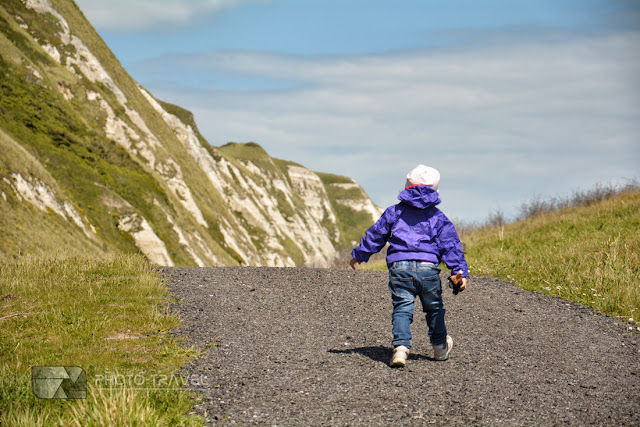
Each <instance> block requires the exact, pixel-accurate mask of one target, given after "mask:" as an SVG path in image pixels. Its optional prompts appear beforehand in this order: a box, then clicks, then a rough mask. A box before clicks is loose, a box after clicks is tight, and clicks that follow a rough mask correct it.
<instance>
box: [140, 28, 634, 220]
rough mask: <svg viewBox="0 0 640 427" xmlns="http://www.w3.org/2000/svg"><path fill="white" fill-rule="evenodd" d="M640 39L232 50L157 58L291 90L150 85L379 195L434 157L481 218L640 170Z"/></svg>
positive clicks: (214, 125)
mask: <svg viewBox="0 0 640 427" xmlns="http://www.w3.org/2000/svg"><path fill="white" fill-rule="evenodd" d="M639 43H640V34H638V33H622V34H614V35H607V36H600V37H591V38H581V39H578V38H574V39H567V40H564V41H556V42H554V43H535V42H523V41H519V42H517V43H504V44H500V45H498V44H495V45H489V46H484V47H482V46H479V45H476V46H473V47H470V48H468V49H462V48H458V49H457V50H451V51H441V50H440V51H439V50H433V51H414V52H406V53H402V54H387V55H370V56H353V57H348V56H335V57H331V56H328V57H304V56H303V57H296V56H279V55H269V54H264V53H250V52H226V53H218V54H209V55H202V56H193V57H189V56H183V57H180V58H165V59H164V60H163V61H161V62H162V63H164V64H165V65H166V64H170V65H166V66H168V67H172V68H171V71H172V73H174V74H176V75H183V76H185V78H188V76H189V73H195V72H196V71H194V70H197V72H203V71H205V72H206V71H209V72H211V73H220V72H224V73H237V74H241V75H244V76H254V77H256V78H260V79H265V78H267V79H272V80H273V81H277V82H285V86H288V88H286V89H282V90H253V89H245V90H222V89H216V88H215V87H211V88H209V89H208V90H199V91H189V90H186V89H184V88H177V87H172V88H169V87H166V86H165V87H163V86H161V85H157V86H154V85H148V86H149V88H150V89H152V91H153V92H154V94H155V95H156V96H159V97H160V98H164V99H167V100H168V101H170V102H174V103H178V104H180V105H182V106H184V107H185V108H189V109H191V110H192V111H193V112H194V113H195V114H196V118H197V120H198V124H199V127H200V129H201V131H202V132H203V133H204V135H205V136H206V137H207V138H209V141H210V142H211V143H213V144H214V145H220V144H223V143H225V142H227V141H232V140H233V141H250V140H251V141H256V142H258V143H260V144H262V145H263V146H264V147H265V148H266V149H267V151H268V152H269V153H270V154H271V155H274V156H276V157H280V158H284V159H288V160H294V161H296V162H299V163H302V164H303V165H305V166H307V167H310V168H312V169H314V170H319V171H326V172H332V173H339V174H343V175H348V176H351V177H353V178H355V179H356V180H357V181H358V182H359V183H360V184H361V185H363V186H364V188H365V190H366V191H367V192H368V193H369V195H370V196H372V198H373V199H374V201H375V202H377V203H379V204H381V205H385V206H386V205H388V204H391V203H394V200H395V196H396V194H397V190H398V189H399V188H400V187H401V186H402V184H403V182H404V175H405V174H406V172H407V171H408V170H409V169H411V168H412V167H413V166H415V164H417V163H426V164H429V165H432V166H434V167H436V168H438V169H440V170H441V172H442V175H443V180H442V185H441V194H442V199H443V201H444V202H445V203H444V204H443V207H444V208H445V209H446V211H447V213H449V214H451V215H452V216H455V217H462V218H467V219H480V218H484V217H486V215H487V213H488V212H489V211H490V210H491V209H495V208H500V209H503V210H504V211H506V212H507V213H508V214H514V213H515V212H516V207H517V206H518V205H519V204H520V203H521V202H523V201H526V200H528V199H531V198H532V197H534V196H535V195H545V194H547V195H551V196H555V195H558V194H561V193H562V192H570V191H572V190H576V189H584V188H588V187H590V186H592V185H594V184H595V183H598V182H606V181H608V180H611V179H619V178H624V177H628V178H631V177H633V176H634V175H636V174H637V165H638V164H640V83H639V81H638V79H637V76H638V75H640V58H639V57H638V56H637V55H635V52H636V49H637V46H638V45H639ZM154 65H155V66H156V68H157V66H158V62H155V63H154ZM636 176H637V175H636Z"/></svg>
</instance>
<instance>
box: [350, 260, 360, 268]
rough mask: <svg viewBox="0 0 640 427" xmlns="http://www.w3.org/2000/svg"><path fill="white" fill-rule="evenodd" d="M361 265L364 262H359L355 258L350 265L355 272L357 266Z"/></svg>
mask: <svg viewBox="0 0 640 427" xmlns="http://www.w3.org/2000/svg"><path fill="white" fill-rule="evenodd" d="M360 263H362V261H357V260H356V259H355V258H351V261H349V265H350V266H351V268H353V269H354V270H355V269H356V264H360Z"/></svg>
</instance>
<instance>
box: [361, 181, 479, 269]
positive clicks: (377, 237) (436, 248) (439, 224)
mask: <svg viewBox="0 0 640 427" xmlns="http://www.w3.org/2000/svg"><path fill="white" fill-rule="evenodd" d="M398 199H399V200H400V203H398V204H397V205H394V206H391V207H389V208H387V210H386V211H384V213H383V214H382V216H381V217H380V219H379V220H378V222H376V223H375V224H373V225H372V226H371V227H370V228H369V229H368V230H367V232H366V234H365V236H364V237H363V238H362V239H361V241H360V245H358V246H357V247H356V248H355V249H354V250H353V251H352V252H351V255H352V256H353V258H355V260H356V261H363V262H366V261H368V260H369V257H370V256H371V255H372V254H374V253H376V252H379V251H380V250H382V248H384V245H385V244H386V243H387V242H389V249H388V250H387V266H389V265H391V264H392V263H394V262H396V261H410V260H411V261H427V262H432V263H434V264H439V263H440V261H444V262H445V264H446V265H447V267H448V268H449V269H450V270H451V271H452V274H454V273H457V272H458V271H460V270H462V276H463V277H469V267H468V266H467V262H466V261H465V259H464V254H463V253H462V247H461V245H460V238H459V237H458V233H457V232H456V229H455V227H454V226H453V224H452V223H451V221H449V218H447V217H446V216H445V215H444V214H443V213H442V212H441V211H440V209H438V208H436V205H437V204H439V203H440V199H439V198H438V192H437V191H436V190H433V189H432V188H431V187H427V186H424V185H418V186H413V187H409V188H406V189H405V190H404V191H402V192H401V193H400V195H398Z"/></svg>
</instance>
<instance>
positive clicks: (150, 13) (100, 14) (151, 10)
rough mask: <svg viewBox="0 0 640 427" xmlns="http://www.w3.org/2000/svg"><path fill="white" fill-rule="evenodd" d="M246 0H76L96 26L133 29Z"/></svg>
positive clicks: (180, 20)
mask: <svg viewBox="0 0 640 427" xmlns="http://www.w3.org/2000/svg"><path fill="white" fill-rule="evenodd" d="M246 1H247V0H189V1H184V0H135V1H131V0H109V1H103V0H77V3H78V6H80V8H81V9H82V11H83V13H84V14H85V15H86V16H87V18H88V19H89V21H91V23H92V24H93V25H94V26H95V27H96V28H99V29H105V30H113V31H133V30H142V29H151V28H154V27H156V26H158V25H169V26H182V25H185V24H187V23H189V22H190V21H192V20H194V19H197V18H201V17H202V16H205V15H211V14H214V13H216V12H219V11H220V10H223V9H226V8H230V7H235V6H237V5H239V4H240V3H242V2H246Z"/></svg>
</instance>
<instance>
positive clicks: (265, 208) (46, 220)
mask: <svg viewBox="0 0 640 427" xmlns="http://www.w3.org/2000/svg"><path fill="white" fill-rule="evenodd" d="M213 102H215V101H213ZM379 213H380V210H379V208H377V207H376V206H375V205H374V204H373V203H372V202H371V200H370V199H369V198H368V197H367V195H366V194H365V193H364V191H362V189H361V188H360V187H359V186H358V184H357V183H355V182H354V181H353V180H351V179H349V178H344V177H336V176H334V175H328V174H317V173H314V172H312V171H310V170H308V169H306V168H304V167H302V166H300V165H298V164H295V163H292V162H286V161H282V160H278V159H273V158H271V157H270V156H269V155H268V154H267V153H266V152H265V151H264V150H263V149H262V148H261V147H260V146H259V145H257V144H254V143H249V144H229V145H227V146H223V147H212V146H210V145H209V144H208V143H207V141H206V140H205V139H204V138H203V137H202V135H200V134H199V132H198V130H197V127H196V124H195V121H194V120H193V115H192V114H191V113H190V112H188V111H186V110H184V109H182V108H180V107H178V106H174V105H171V104H167V103H164V102H161V101H159V100H157V99H155V98H154V97H153V95H152V94H150V93H149V92H148V91H147V90H145V89H144V88H143V87H141V86H140V85H138V84H137V83H136V82H135V81H134V80H133V79H132V78H131V77H130V76H129V75H128V74H127V72H126V71H125V70H124V69H123V68H122V66H121V65H120V64H119V62H118V60H117V59H116V58H115V56H114V55H113V53H112V52H111V51H110V50H109V49H108V47H107V46H106V45H105V43H104V42H103V41H102V40H101V39H100V37H99V36H98V34H97V33H96V32H95V31H94V29H93V28H92V26H91V25H90V23H89V22H88V21H87V20H86V19H85V17H84V15H83V14H82V12H81V11H80V9H79V8H78V7H77V5H76V4H75V3H74V2H73V1H71V0H51V1H49V0H25V1H21V0H6V1H3V2H2V5H0V215H1V216H2V223H1V224H0V233H1V235H2V239H0V258H5V259H11V258H16V257H19V256H21V255H23V254H26V253H37V252H39V251H43V250H44V251H51V250H55V249H64V250H65V251H68V252H88V253H94V254H101V253H105V252H111V251H125V252H138V251H139V252H142V253H143V254H144V255H145V256H146V257H147V258H148V259H149V260H150V261H151V262H152V263H155V264H159V265H165V266H171V265H198V266H206V265H255V266H258V265H266V266H295V265H298V266H299V265H318V266H320V265H326V264H328V263H329V262H330V261H331V259H332V258H333V257H334V256H335V255H336V251H337V250H338V249H340V248H341V247H343V246H344V245H347V244H349V243H350V242H351V241H352V240H355V239H357V237H358V236H359V235H361V234H362V233H363V232H364V230H365V229H366V227H367V226H368V225H370V224H371V223H372V222H373V221H374V220H375V219H377V218H376V217H377V215H378V214H379Z"/></svg>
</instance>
